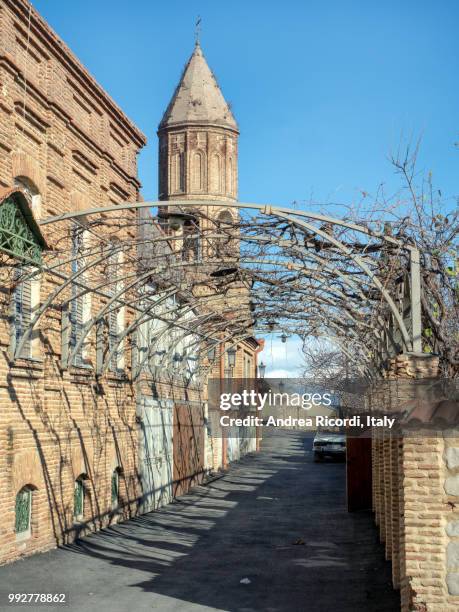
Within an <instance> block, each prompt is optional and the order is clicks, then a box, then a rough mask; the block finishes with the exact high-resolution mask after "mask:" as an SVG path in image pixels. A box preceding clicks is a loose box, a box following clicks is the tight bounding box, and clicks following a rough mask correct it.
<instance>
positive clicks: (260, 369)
mask: <svg viewBox="0 0 459 612" xmlns="http://www.w3.org/2000/svg"><path fill="white" fill-rule="evenodd" d="M265 371H266V365H265V364H264V363H263V362H262V361H261V362H260V363H259V364H258V376H259V378H264V377H265Z"/></svg>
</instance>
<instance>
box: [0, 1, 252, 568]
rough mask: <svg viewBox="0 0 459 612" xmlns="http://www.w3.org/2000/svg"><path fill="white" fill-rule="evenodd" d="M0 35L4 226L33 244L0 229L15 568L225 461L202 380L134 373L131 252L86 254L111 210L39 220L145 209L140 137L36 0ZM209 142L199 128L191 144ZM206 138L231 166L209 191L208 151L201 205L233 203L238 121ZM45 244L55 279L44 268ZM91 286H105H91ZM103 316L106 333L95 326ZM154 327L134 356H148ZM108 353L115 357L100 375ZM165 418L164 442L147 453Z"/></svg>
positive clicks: (2, 19)
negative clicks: (128, 279) (125, 285)
mask: <svg viewBox="0 0 459 612" xmlns="http://www.w3.org/2000/svg"><path fill="white" fill-rule="evenodd" d="M0 33H1V36H0V218H2V222H4V223H6V221H5V220H7V218H9V217H8V215H10V216H11V215H12V217H11V218H12V219H13V221H14V223H15V224H16V225H15V231H18V232H19V233H21V236H22V237H21V241H22V242H21V244H22V246H24V245H28V246H27V250H26V251H27V252H26V251H23V253H22V255H24V254H25V255H27V256H29V255H30V257H29V258H28V259H27V257H22V259H21V258H19V259H17V258H15V250H17V246H18V245H17V244H16V243H15V245H16V246H14V245H13V243H14V240H15V238H14V237H13V238H14V239H13V238H12V237H11V234H8V231H9V230H8V229H7V227H6V225H4V226H2V225H0V246H1V247H2V248H1V249H0V258H1V261H0V263H1V267H0V287H1V292H0V405H1V406H2V411H1V414H0V449H1V451H0V486H1V489H2V492H3V493H2V499H1V501H0V509H1V512H2V516H3V520H2V523H1V525H0V561H1V562H8V561H12V560H14V559H17V558H19V557H21V556H24V555H29V554H32V553H34V552H38V551H41V550H45V549H47V548H50V547H53V546H55V545H57V544H61V543H65V542H69V541H72V540H73V539H74V538H75V537H76V536H77V535H78V534H82V533H85V532H87V531H88V530H94V529H99V528H101V527H103V526H105V525H107V524H110V523H111V522H114V521H119V520H122V519H124V518H127V517H129V516H131V515H133V514H135V513H137V512H139V511H140V512H142V511H149V510H151V509H154V508H156V507H158V506H159V505H161V504H163V503H167V502H168V501H170V500H171V498H172V497H173V496H174V495H176V494H178V493H181V492H183V491H186V490H187V489H188V488H189V487H190V486H191V485H192V484H193V483H195V482H197V481H199V480H200V479H202V477H203V476H204V474H205V473H206V472H207V471H208V470H209V469H218V468H220V467H221V466H222V465H225V464H226V462H227V456H226V451H225V448H224V447H223V448H219V450H217V451H215V449H214V448H213V446H215V445H213V443H212V436H211V435H208V434H207V433H206V432H208V429H207V428H206V427H205V402H204V399H205V394H204V395H203V393H202V384H201V383H199V384H198V385H195V386H194V387H193V388H192V389H190V385H189V381H185V382H184V379H183V377H182V376H179V375H176V374H175V373H173V374H172V375H171V376H164V375H163V373H161V372H158V369H156V370H155V371H153V370H152V369H151V368H146V367H145V368H144V369H143V370H142V372H141V373H140V375H139V373H138V372H136V376H134V363H135V360H134V349H133V346H134V345H133V340H132V339H131V338H130V337H124V331H125V330H126V329H129V326H130V325H131V323H132V322H133V321H134V319H135V317H136V316H137V314H138V313H137V312H136V307H137V304H136V303H135V301H130V300H129V294H128V293H126V296H125V299H120V300H117V301H116V302H115V307H112V308H111V309H108V305H109V304H110V302H111V301H112V300H113V295H114V293H113V292H114V290H115V289H119V283H118V282H117V281H116V282H115V281H114V280H113V278H115V280H116V275H117V273H118V271H119V270H121V271H123V270H125V269H127V267H128V265H129V264H130V262H129V260H128V255H127V254H126V253H123V252H122V251H121V250H120V252H119V253H118V252H117V253H116V257H115V255H113V253H114V252H115V251H113V250H112V251H111V253H112V254H111V255H110V257H108V258H107V260H106V261H104V262H103V264H101V266H100V269H99V268H93V269H91V270H90V271H86V269H85V268H86V263H87V262H88V259H89V258H90V257H93V256H94V255H92V254H91V255H88V253H90V252H91V253H93V251H91V249H94V248H95V245H98V244H102V243H105V244H108V243H109V241H110V240H111V236H110V235H109V234H108V232H107V231H106V228H105V227H104V222H103V220H104V215H103V214H102V215H101V217H100V218H101V223H100V225H99V226H98V228H97V230H96V231H95V230H94V229H93V227H92V226H91V225H90V224H89V223H87V222H86V221H85V219H84V218H82V219H80V220H79V221H78V222H71V223H69V224H67V225H66V226H65V227H64V226H63V225H60V226H59V225H58V226H57V227H54V226H43V227H42V228H40V227H39V225H38V223H39V221H40V219H44V218H46V217H49V216H53V215H59V214H63V213H66V212H74V211H78V210H85V209H89V208H94V207H97V206H102V207H103V206H105V205H114V204H115V205H116V204H118V203H120V202H126V201H132V202H136V201H138V200H139V199H140V194H139V189H140V183H139V181H138V178H137V165H136V156H137V153H138V152H139V150H140V149H141V148H142V147H143V146H144V145H145V143H146V141H145V137H144V136H143V134H142V133H141V132H140V131H139V129H138V128H137V127H136V126H135V125H133V124H132V123H131V122H130V121H129V119H128V118H127V117H126V116H125V114H124V113H123V112H122V111H121V110H120V109H119V107H117V106H116V104H115V103H114V102H113V100H112V99H111V98H110V97H109V96H108V95H107V93H106V92H105V91H104V90H103V89H102V88H101V87H100V85H98V84H97V82H96V81H95V80H94V79H93V77H91V75H90V74H89V73H88V71H87V70H86V69H85V68H84V66H82V65H81V63H80V62H79V61H78V60H77V58H76V57H75V56H74V55H73V53H72V52H71V51H70V50H69V49H68V48H67V47H66V45H65V44H64V43H63V42H62V41H61V40H60V39H59V38H58V37H57V35H56V34H55V33H54V32H53V31H52V30H51V29H50V27H49V26H48V25H47V24H46V23H45V21H44V20H43V19H42V18H41V17H40V15H39V14H38V13H37V12H36V11H35V10H34V9H33V8H32V7H31V5H30V4H29V3H28V2H27V0H1V1H0ZM194 55H196V52H195V54H194ZM201 57H202V56H201ZM204 62H205V61H204ZM218 91H219V90H218ZM211 93H212V95H211V98H212V99H211V102H212V103H213V100H214V98H215V96H216V95H217V94H216V92H215V91H214V92H211ZM204 94H205V95H204V98H206V96H208V95H210V93H209V91H207V92H204ZM220 96H221V94H220ZM217 97H218V95H217ZM203 102H204V106H205V99H204V100H203ZM166 115H167V113H166ZM233 121H234V120H233ZM230 123H231V122H230ZM169 127H170V126H168V128H169ZM186 129H187V130H188V131H189V132H193V131H194V130H195V125H193V127H192V126H186ZM175 130H176V126H174V129H172V130H171V133H172V132H174V131H175ZM160 132H161V130H160ZM166 132H167V133H168V134H169V130H168V129H167V130H166V131H165V132H161V134H160V147H161V150H163V148H164V140H163V136H162V134H163V133H166ZM204 132H205V130H204ZM182 134H183V132H182ZM201 136H202V131H201V132H200V133H199V134H197V133H195V134H194V137H195V138H196V139H197V140H196V142H198V143H201V140H200V139H201ZM206 136H208V138H209V143H210V142H211V141H212V140H213V139H214V140H215V142H216V146H217V148H219V149H221V151H222V155H223V157H221V158H219V159H217V157H218V156H214V157H212V159H211V160H210V161H209V163H210V164H211V167H212V168H214V169H215V168H219V169H220V170H219V172H221V174H220V175H219V176H220V178H218V179H217V175H216V174H212V172H214V170H212V172H211V176H212V177H213V178H212V181H211V184H209V183H207V182H205V179H204V176H207V171H206V170H205V169H204V165H203V164H204V161H203V157H201V159H200V163H201V164H202V166H201V168H202V173H203V174H202V175H201V178H200V179H199V181H200V183H199V184H200V189H201V191H200V197H201V196H203V197H204V196H205V195H207V197H212V198H213V197H216V196H218V194H219V196H220V197H221V198H223V199H228V198H229V199H235V198H236V193H237V191H236V189H237V155H236V152H235V148H236V143H237V141H236V137H237V127H236V126H235V123H234V124H230V125H228V126H212V129H211V130H210V129H209V131H208V132H207V133H206ZM171 138H172V136H171ZM222 139H223V140H222ZM171 144H172V140H171ZM172 146H173V147H175V146H176V145H175V144H173V145H172ZM224 151H226V152H224ZM161 159H162V160H164V156H163V157H162V158H161ZM181 159H183V157H182V158H181ZM196 159H197V156H196ZM170 160H171V164H173V163H175V162H176V163H177V164H180V163H181V162H177V161H176V158H170ZM161 163H163V162H161ZM223 164H224V165H225V170H224V171H223ZM171 167H172V166H171ZM181 172H182V170H180V173H181ZM183 172H184V171H183ZM223 172H225V174H224V173H223ZM161 176H164V168H163V165H161ZM180 176H182V174H180ZM223 176H226V179H223ZM183 177H185V174H183ZM194 177H195V178H194V180H195V181H196V180H198V178H197V171H194ZM171 180H175V181H178V180H179V179H178V178H177V175H175V179H173V178H172V174H171ZM180 180H182V179H180ZM186 180H188V179H186ZM223 180H225V183H223ZM161 181H162V179H161ZM179 182H180V181H179ZM160 184H161V189H163V186H164V182H160ZM196 184H197V183H195V182H194V183H193V189H194V187H195V186H196ZM223 184H224V185H225V187H224V188H223ZM180 185H182V186H183V185H184V183H183V184H182V183H180ZM217 192H218V193H217ZM161 197H163V198H165V197H167V194H165V193H163V194H162V196H161ZM174 197H175V195H174ZM137 219H138V216H137V213H136V212H133V211H123V212H122V213H121V214H120V215H118V220H119V222H120V227H121V228H122V229H120V230H119V232H118V235H117V236H116V239H117V240H118V241H119V242H120V243H121V244H122V243H123V242H128V241H129V240H131V239H132V240H133V241H135V240H136V239H137V237H138V234H137V227H138V225H137ZM153 225H154V233H156V234H155V235H157V234H158V233H159V234H161V233H162V231H163V230H162V229H161V228H160V227H159V226H157V225H156V224H154V223H153V222H152V227H153ZM51 227H52V229H51ZM10 229H11V228H10ZM176 244H180V243H179V242H176ZM13 246H14V248H13ZM181 246H182V247H183V246H184V244H183V241H182V243H181ZM9 247H11V248H9ZM44 248H45V250H46V253H44V254H43V257H45V258H46V260H47V262H48V265H51V264H53V263H54V265H55V269H56V270H57V272H55V273H54V274H50V273H48V272H44V273H40V274H39V273H37V268H36V266H35V265H34V263H37V262H38V260H39V259H40V257H41V254H40V251H41V250H42V249H44ZM101 248H102V249H103V247H101ZM32 255H33V256H32ZM34 257H35V259H34ZM177 257H178V259H179V260H181V255H180V253H178V254H177ZM50 262H51V263H50ZM70 275H72V281H71V282H70V281H69V278H70ZM120 276H122V274H121V273H120ZM76 278H77V279H78V278H79V279H81V282H79V281H78V280H75V279H76ZM83 281H85V282H83ZM119 282H121V283H122V282H123V281H122V280H120V281H119ZM91 283H92V286H96V287H97V290H88V289H87V287H88V286H89V285H90V284H91ZM114 288H115V289H114ZM169 306H170V304H169ZM104 311H106V312H107V315H106V317H105V318H104V321H103V322H104V325H105V327H106V329H105V331H103V334H102V335H101V336H100V337H99V332H98V330H99V327H98V326H97V325H95V324H94V321H95V319H94V317H95V315H96V313H100V312H104ZM190 316H192V314H191V315H190ZM33 322H35V324H34V325H32V323H33ZM150 324H151V325H153V320H151V321H150ZM32 328H33V331H32V333H29V331H28V330H30V329H32ZM144 331H145V330H144ZM148 333H149V332H148V329H147V330H146V334H145V336H144V341H145V342H144V346H143V347H142V346H140V343H139V344H138V346H137V348H139V349H141V348H143V349H145V350H146V352H147V353H148V355H150V356H151V354H152V353H151V350H150V344H151V341H150V340H149V335H148ZM119 338H124V339H123V340H122V341H119V340H118V339H119ZM101 345H102V348H103V350H104V351H105V354H106V353H107V352H110V355H112V357H111V358H110V360H109V364H108V367H107V370H106V371H105V373H104V375H103V376H98V375H97V367H98V365H97V363H98V358H99V348H100V346H101ZM174 346H177V347H178V349H180V345H179V344H177V345H174ZM113 347H115V348H113ZM257 350H258V344H257V342H256V341H255V340H250V339H249V340H247V342H245V343H241V344H240V346H239V347H238V351H237V355H236V364H235V365H236V367H235V370H234V371H233V373H234V374H236V375H238V374H239V372H244V373H245V375H248V373H251V375H254V374H255V368H256V352H257ZM223 359H224V353H222V358H221V360H220V366H219V368H218V370H217V375H219V374H220V373H221V371H223V369H224V364H223ZM145 363H146V362H145ZM223 374H224V372H223ZM155 377H156V379H155ZM199 389H201V391H200V390H199ZM165 422H167V424H168V432H169V433H168V436H169V438H168V439H167V440H166V439H162V440H160V444H161V452H160V453H159V455H158V456H152V455H151V453H150V450H149V448H150V446H151V443H152V442H155V443H156V442H158V439H157V432H158V431H159V430H160V429H163V425H164V423H165ZM190 431H191V432H192V434H193V440H194V442H193V443H192V444H194V446H193V447H190V442H189V439H190V437H189V435H188V434H189V433H190ZM216 440H218V436H217V437H216ZM171 446H172V447H173V451H172V450H171ZM209 449H210V450H209ZM169 453H171V455H169ZM172 453H173V456H172ZM171 457H172V458H173V465H172V463H171ZM190 457H198V459H197V462H196V461H191V460H190ZM152 466H154V467H152ZM158 466H159V467H158Z"/></svg>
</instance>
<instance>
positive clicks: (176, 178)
mask: <svg viewBox="0 0 459 612" xmlns="http://www.w3.org/2000/svg"><path fill="white" fill-rule="evenodd" d="M238 136H239V129H238V126H237V123H236V120H235V119H234V117H233V114H232V112H231V109H230V107H229V105H228V103H227V102H226V100H225V99H224V97H223V94H222V92H221V90H220V88H219V86H218V84H217V81H216V79H215V77H214V75H213V73H212V71H211V70H210V68H209V66H208V64H207V61H206V59H205V57H204V54H203V52H202V49H201V47H200V45H199V43H196V45H195V48H194V51H193V53H192V55H191V57H190V59H189V60H188V62H187V64H186V66H185V69H184V71H183V74H182V76H181V79H180V81H179V84H178V85H177V88H176V90H175V92H174V95H173V96H172V99H171V101H170V103H169V106H168V107H167V109H166V112H165V113H164V116H163V118H162V120H161V123H160V124H159V127H158V137H159V200H214V201H221V202H222V203H223V202H232V201H236V200H237V189H238V164H237V155H238V152H237V144H238ZM165 212H166V210H165V209H163V210H161V207H160V210H159V214H160V215H161V213H163V214H164V213H165ZM169 212H171V211H169ZM202 212H204V213H206V214H207V215H209V217H213V218H214V219H216V220H217V219H218V218H219V217H221V218H222V219H223V218H225V215H226V219H227V220H228V221H231V219H229V218H228V214H231V216H232V220H235V218H236V216H237V215H236V211H235V209H231V208H228V207H223V206H222V207H219V206H218V205H216V206H215V207H212V208H207V209H206V210H204V208H203V210H202Z"/></svg>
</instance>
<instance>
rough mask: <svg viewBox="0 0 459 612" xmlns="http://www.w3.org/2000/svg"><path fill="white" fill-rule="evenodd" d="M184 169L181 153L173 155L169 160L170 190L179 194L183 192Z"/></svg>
mask: <svg viewBox="0 0 459 612" xmlns="http://www.w3.org/2000/svg"><path fill="white" fill-rule="evenodd" d="M184 173H185V169H184V155H183V153H174V154H173V155H172V159H171V190H172V193H181V192H182V191H184V190H185V174H184Z"/></svg>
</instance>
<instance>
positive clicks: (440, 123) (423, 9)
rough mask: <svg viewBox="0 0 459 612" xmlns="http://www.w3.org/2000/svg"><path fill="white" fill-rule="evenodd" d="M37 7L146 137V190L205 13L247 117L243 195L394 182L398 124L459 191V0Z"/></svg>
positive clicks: (206, 40)
mask: <svg viewBox="0 0 459 612" xmlns="http://www.w3.org/2000/svg"><path fill="white" fill-rule="evenodd" d="M34 6H35V7H36V8H37V9H38V10H39V11H40V13H41V14H42V15H43V16H44V17H45V18H46V19H47V21H48V22H49V23H50V24H51V25H52V27H54V29H55V30H56V31H57V32H58V34H59V35H60V36H61V37H62V38H63V39H64V40H65V41H66V42H67V44H68V45H69V46H70V47H71V49H72V50H73V51H74V52H75V53H76V54H77V55H78V57H79V58H80V59H81V60H82V61H83V63H84V64H85V65H86V66H87V67H88V68H89V70H90V71H91V72H92V73H93V75H94V76H95V77H96V78H97V80H98V81H99V82H100V83H101V84H102V85H103V86H104V87H105V88H106V89H107V91H108V92H109V93H110V94H111V95H112V97H113V98H114V99H115V100H116V101H117V102H118V104H119V105H120V106H121V107H122V108H123V109H124V110H125V112H126V113H127V114H128V116H129V117H131V118H132V119H133V120H134V121H135V123H137V125H138V126H139V127H140V128H141V129H142V130H143V131H144V133H145V134H146V135H147V137H148V139H149V144H148V147H147V149H146V150H145V151H144V152H143V153H142V155H141V159H140V166H139V170H140V177H141V180H142V183H143V185H144V195H145V196H146V197H148V198H155V196H156V194H157V173H156V160H157V152H156V146H157V144H156V127H157V124H158V122H159V120H160V118H161V115H162V113H163V111H164V109H165V107H166V105H167V103H168V101H169V99H170V97H171V95H172V92H173V90H174V87H175V85H176V83H177V80H178V78H179V76H180V72H181V69H182V67H183V65H184V63H185V61H186V60H187V58H188V56H189V55H190V53H191V51H192V49H193V38H194V22H195V20H196V16H197V15H201V17H202V36H201V40H202V46H203V49H204V52H205V54H206V56H207V59H208V61H209V64H210V66H211V68H212V69H213V70H214V72H215V73H216V75H217V78H218V80H219V83H220V85H221V87H222V89H223V92H224V94H225V96H226V98H227V100H228V101H230V102H231V103H232V106H233V109H234V113H235V115H236V117H237V119H238V121H239V125H240V129H241V138H240V164H239V165H240V194H239V195H240V199H241V200H242V201H260V202H262V201H272V202H275V203H279V204H284V205H287V204H289V203H291V202H292V201H293V200H297V201H301V200H309V199H310V198H311V197H312V198H314V199H315V200H317V201H321V202H327V201H328V200H333V201H339V202H349V201H352V199H353V198H355V197H356V195H357V194H359V193H360V190H365V191H369V192H374V190H375V188H376V186H377V185H378V184H379V183H380V182H381V181H385V182H387V183H388V185H389V186H392V185H395V184H396V181H395V177H394V175H393V172H392V169H391V167H390V165H389V164H388V162H387V156H388V154H389V153H390V152H391V151H392V150H394V149H395V148H396V147H397V145H398V142H399V140H400V137H401V135H402V134H403V135H404V137H405V138H410V137H417V136H419V135H422V136H423V147H422V155H421V165H422V167H423V168H425V169H426V170H431V171H432V172H433V177H434V180H435V182H436V183H437V185H438V186H439V187H441V189H442V191H443V192H444V193H447V194H455V193H456V192H457V186H456V180H455V179H456V174H457V168H458V161H459V159H458V155H459V150H457V149H456V148H455V147H454V142H455V141H456V140H459V136H458V132H459V122H458V120H457V109H458V108H459V86H458V79H457V65H458V59H459V58H458V49H459V42H458V41H459V37H458V36H457V23H458V22H459V3H457V2H456V1H454V0H451V1H448V0H443V1H439V2H433V1H432V0H428V1H425V0H417V1H411V0H404V1H403V2H400V1H391V0H385V2H379V3H377V2H368V1H357V0H348V1H346V2H343V1H342V0H329V1H328V2H324V1H309V2H308V1H306V0H301V1H292V0H290V1H289V0H286V1H284V2H278V1H276V2H273V1H271V0H263V1H259V0H250V2H247V1H245V2H244V1H241V0H232V2H231V3H229V4H228V3H227V4H226V5H224V4H222V3H219V2H215V1H212V2H210V1H207V0H194V1H193V0H187V1H184V0H180V1H179V0H169V1H168V2H159V1H157V0H153V1H152V0H132V1H131V2H125V1H124V0H123V1H121V0H97V1H95V2H94V0H78V2H57V1H56V0H34ZM224 6H225V7H226V9H225V10H224ZM228 7H229V8H228Z"/></svg>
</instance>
